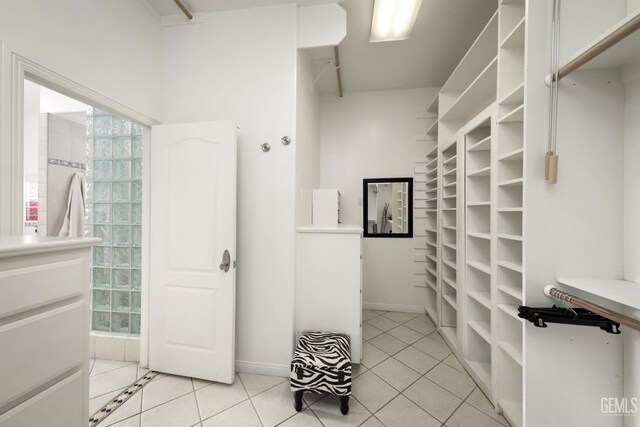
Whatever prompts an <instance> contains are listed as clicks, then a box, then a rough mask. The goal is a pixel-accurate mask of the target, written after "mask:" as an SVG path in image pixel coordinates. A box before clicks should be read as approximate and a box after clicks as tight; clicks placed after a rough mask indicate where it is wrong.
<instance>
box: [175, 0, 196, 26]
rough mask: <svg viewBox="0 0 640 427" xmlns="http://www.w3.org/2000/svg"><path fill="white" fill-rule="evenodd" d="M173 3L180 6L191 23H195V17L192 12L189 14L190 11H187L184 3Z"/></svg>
mask: <svg viewBox="0 0 640 427" xmlns="http://www.w3.org/2000/svg"><path fill="white" fill-rule="evenodd" d="M173 1H174V3H175V4H176V5H178V7H179V8H180V10H181V11H182V13H184V14H185V16H186V17H187V19H188V20H189V22H193V15H192V14H191V12H189V9H187V6H185V5H184V3H182V1H180V0H173Z"/></svg>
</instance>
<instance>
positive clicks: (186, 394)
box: [89, 310, 509, 427]
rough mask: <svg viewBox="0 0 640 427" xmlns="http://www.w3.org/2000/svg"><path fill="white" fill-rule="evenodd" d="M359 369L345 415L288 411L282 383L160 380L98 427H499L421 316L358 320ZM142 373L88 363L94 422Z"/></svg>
mask: <svg viewBox="0 0 640 427" xmlns="http://www.w3.org/2000/svg"><path fill="white" fill-rule="evenodd" d="M363 320H365V322H364V325H363V334H364V339H365V341H366V342H365V343H364V347H363V360H362V364H361V365H355V366H354V370H353V390H352V393H353V394H352V396H351V399H350V402H349V407H350V409H349V414H348V415H347V416H343V415H341V414H340V409H339V402H338V399H337V398H334V397H333V396H323V395H312V394H309V393H307V394H305V398H304V400H305V404H304V407H303V410H302V411H301V412H300V413H296V412H295V410H294V409H293V395H292V393H291V391H290V390H289V383H288V380H287V378H282V377H269V376H263V375H252V374H238V375H237V376H236V382H235V383H234V384H232V385H224V384H217V383H211V382H208V381H202V380H197V379H192V378H185V377H178V376H172V375H164V374H160V375H158V376H157V377H156V378H154V379H153V380H152V381H151V382H150V383H149V384H147V385H146V386H145V387H144V388H143V389H142V390H141V391H140V392H138V393H137V394H136V395H134V396H133V397H132V398H131V399H129V400H128V401H127V402H126V403H125V404H124V405H122V406H121V407H120V408H118V409H117V410H116V411H115V412H114V413H113V414H111V415H110V416H108V417H107V418H106V419H105V420H104V421H103V422H102V423H100V425H99V426H100V427H106V426H113V427H140V426H144V427H149V426H151V427H165V426H171V427H190V426H197V427H214V426H215V427H218V426H242V427H252V426H256V427H263V426H264V427H270V426H276V425H281V426H288V427H295V426H309V427H315V426H389V427H394V426H402V427H405V426H425V427H441V426H446V427H503V426H508V425H509V424H508V423H507V421H506V420H505V419H504V418H503V417H501V416H500V415H498V414H497V413H495V411H494V410H493V407H492V406H491V404H490V403H489V401H488V400H487V398H486V397H485V396H484V394H483V393H482V392H481V391H480V389H479V388H478V387H477V386H476V384H475V383H474V382H473V380H472V379H471V377H470V376H469V375H468V374H467V373H466V372H465V370H464V368H463V367H462V365H461V364H460V363H459V362H458V360H457V359H456V358H455V357H454V356H453V354H452V353H451V350H450V349H449V347H448V346H447V345H446V343H445V342H444V340H443V339H442V338H441V337H440V335H439V334H438V333H437V332H436V331H435V329H436V328H435V326H434V324H433V322H431V320H430V319H429V318H428V317H427V316H425V315H419V314H408V313H396V312H381V311H369V310H365V311H364V312H363ZM145 372H146V370H145V369H142V368H140V367H139V366H138V365H137V364H136V363H129V362H113V361H107V360H92V361H91V378H90V385H91V387H90V397H91V400H90V405H89V406H90V412H91V413H92V414H93V413H94V412H95V411H97V410H98V409H99V408H101V407H102V406H103V405H104V404H105V403H107V402H108V401H109V400H110V399H111V398H113V397H115V396H117V395H118V393H120V392H121V391H122V390H123V389H124V388H125V387H126V386H127V385H129V384H131V383H133V382H134V381H135V380H136V379H137V378H140V377H141V376H142V375H144V373H145Z"/></svg>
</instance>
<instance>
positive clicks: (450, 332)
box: [441, 326, 458, 351]
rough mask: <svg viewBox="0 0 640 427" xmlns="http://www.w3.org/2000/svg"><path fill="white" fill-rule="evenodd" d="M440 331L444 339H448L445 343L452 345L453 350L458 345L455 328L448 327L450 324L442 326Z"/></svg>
mask: <svg viewBox="0 0 640 427" xmlns="http://www.w3.org/2000/svg"><path fill="white" fill-rule="evenodd" d="M441 331H442V335H444V338H445V340H446V341H448V342H447V344H449V346H450V347H452V348H453V350H454V351H455V349H456V347H457V346H458V341H457V340H458V338H457V337H458V331H457V328H454V327H450V326H442V327H441Z"/></svg>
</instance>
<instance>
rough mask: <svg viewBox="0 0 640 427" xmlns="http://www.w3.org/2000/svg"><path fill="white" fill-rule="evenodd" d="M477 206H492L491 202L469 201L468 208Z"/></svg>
mask: <svg viewBox="0 0 640 427" xmlns="http://www.w3.org/2000/svg"><path fill="white" fill-rule="evenodd" d="M477 206H491V202H467V207H468V208H473V207H477Z"/></svg>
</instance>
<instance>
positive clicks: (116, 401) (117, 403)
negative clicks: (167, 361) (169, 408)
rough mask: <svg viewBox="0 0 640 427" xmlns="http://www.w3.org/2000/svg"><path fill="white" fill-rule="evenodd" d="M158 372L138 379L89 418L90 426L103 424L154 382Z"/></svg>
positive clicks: (150, 372)
mask: <svg viewBox="0 0 640 427" xmlns="http://www.w3.org/2000/svg"><path fill="white" fill-rule="evenodd" d="M156 375H158V372H156V371H149V372H147V373H146V374H144V376H142V378H139V379H137V380H136V381H135V382H134V383H133V384H130V385H129V386H127V387H125V389H124V391H122V392H120V393H119V394H118V395H117V396H116V397H115V398H113V399H111V400H110V401H109V402H107V404H105V405H104V406H103V407H102V408H100V409H99V410H98V411H97V412H96V413H94V414H93V415H92V416H91V417H89V426H90V427H95V426H97V425H98V424H100V423H101V422H103V421H104V420H105V419H106V418H107V417H109V415H111V414H113V413H114V412H115V411H116V410H117V409H118V408H120V407H121V406H122V405H124V404H125V402H127V401H128V400H129V399H130V398H131V397H133V396H134V395H135V394H136V393H138V392H139V391H141V390H142V389H143V388H144V386H146V385H147V384H149V383H150V382H151V380H153V379H154V378H155V377H156ZM141 405H142V403H141Z"/></svg>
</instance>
